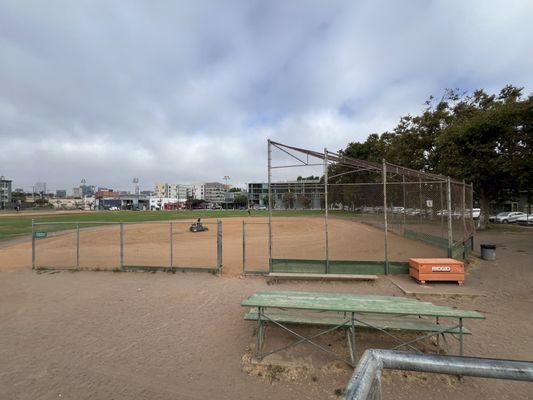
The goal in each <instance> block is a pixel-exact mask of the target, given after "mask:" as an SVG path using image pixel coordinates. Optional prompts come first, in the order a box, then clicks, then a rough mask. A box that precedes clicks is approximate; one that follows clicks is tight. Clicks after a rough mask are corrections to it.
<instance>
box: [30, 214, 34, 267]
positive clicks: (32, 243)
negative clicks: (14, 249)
mask: <svg viewBox="0 0 533 400" xmlns="http://www.w3.org/2000/svg"><path fill="white" fill-rule="evenodd" d="M31 269H35V219H34V218H32V219H31Z"/></svg>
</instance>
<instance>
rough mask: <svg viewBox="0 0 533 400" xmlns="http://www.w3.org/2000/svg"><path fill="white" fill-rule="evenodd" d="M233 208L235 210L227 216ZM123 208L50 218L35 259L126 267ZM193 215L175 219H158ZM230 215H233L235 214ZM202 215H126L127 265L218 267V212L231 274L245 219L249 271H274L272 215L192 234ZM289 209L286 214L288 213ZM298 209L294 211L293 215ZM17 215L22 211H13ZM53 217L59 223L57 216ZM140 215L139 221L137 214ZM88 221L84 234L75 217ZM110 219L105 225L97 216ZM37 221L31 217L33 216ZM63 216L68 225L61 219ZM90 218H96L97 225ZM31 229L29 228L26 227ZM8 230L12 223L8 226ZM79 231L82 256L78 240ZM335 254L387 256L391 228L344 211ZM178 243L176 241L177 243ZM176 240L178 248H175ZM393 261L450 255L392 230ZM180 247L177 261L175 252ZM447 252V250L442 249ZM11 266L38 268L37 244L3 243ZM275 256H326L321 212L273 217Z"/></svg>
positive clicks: (226, 221)
mask: <svg viewBox="0 0 533 400" xmlns="http://www.w3.org/2000/svg"><path fill="white" fill-rule="evenodd" d="M226 213H227V214H226ZM121 214H122V213H98V214H80V215H68V214H67V215H57V216H55V217H50V216H48V215H47V216H43V218H42V219H39V220H38V221H39V225H38V226H37V227H36V231H38V232H43V234H46V237H42V238H37V239H36V240H35V255H36V257H35V265H36V267H38V268H39V267H42V268H44V267H47V268H69V267H74V266H76V265H77V263H79V267H80V268H82V269H109V270H112V269H116V268H119V267H120V229H121V227H120V225H119V224H109V223H110V222H116V219H117V216H120V215H121ZM161 214H163V215H164V216H167V218H169V217H170V218H172V217H175V216H176V215H178V216H180V217H181V216H185V217H188V218H179V219H174V220H172V226H170V221H169V220H167V221H164V220H155V221H154V220H152V221H149V220H148V218H150V217H153V218H160V216H161ZM228 214H229V216H227V215H228ZM199 215H202V214H199V213H197V212H196V213H194V212H191V213H188V212H181V213H142V212H137V213H127V212H126V213H124V214H122V216H123V219H121V220H125V221H127V222H126V223H125V224H124V225H123V227H122V229H123V263H124V264H125V265H133V266H162V267H165V266H171V263H172V266H175V267H192V268H195V267H196V268H201V267H205V268H209V267H211V268H214V267H215V266H216V263H217V224H216V221H217V217H221V218H220V221H221V222H222V244H223V247H222V249H223V251H222V265H223V269H222V272H223V274H226V275H228V276H235V275H239V274H241V273H242V271H243V224H245V229H246V234H245V236H246V245H245V246H246V249H245V250H244V251H245V254H246V269H247V270H255V271H266V270H267V269H268V256H269V246H268V243H269V231H268V223H267V222H268V219H267V218H266V217H265V216H264V214H259V215H257V216H255V215H248V213H247V212H220V213H219V214H218V215H216V216H213V215H211V214H210V213H204V214H203V215H204V216H207V217H209V218H203V219H202V221H203V222H204V223H205V224H206V226H207V227H208V228H209V229H208V230H207V231H205V232H190V230H189V226H190V224H191V222H192V221H194V220H193V219H192V218H191V217H193V216H194V217H196V216H199ZM284 215H286V213H284ZM289 215H290V214H289ZM8 218H16V217H6V218H4V219H8ZM52 218H53V221H54V223H52V222H51V221H50V220H51V219H52ZM134 218H136V219H137V221H135V220H134ZM73 219H75V220H79V221H81V224H80V227H81V228H80V230H79V233H78V232H77V229H76V223H75V222H74V220H73ZM97 221H101V222H106V223H107V224H105V225H97V224H95V222H97ZM28 222H29V221H28ZM55 222H61V224H55ZM89 222H90V224H89ZM25 228H26V229H27V228H28V227H25ZM4 230H5V228H4ZM78 235H79V254H78V252H77V246H76V242H77V240H78ZM328 240H329V257H330V259H332V260H365V261H382V260H383V259H384V250H383V248H384V243H383V231H382V230H380V229H378V228H376V227H374V226H371V225H368V224H365V223H362V222H360V221H358V220H356V219H354V218H347V217H346V216H344V215H338V217H334V218H331V219H330V220H329V222H328ZM171 241H172V243H171ZM171 245H172V246H171ZM388 246H389V248H388V251H389V259H390V260H391V261H407V260H408V259H409V257H435V256H440V255H442V256H444V254H443V250H442V249H439V248H437V247H434V246H431V245H428V244H424V243H421V242H419V241H416V240H413V239H408V238H405V237H402V236H398V235H395V234H392V233H391V234H390V235H389V243H388ZM170 247H172V260H171V258H170V257H171V255H170V253H171V252H170ZM441 253H442V254H441ZM0 256H1V257H2V264H3V265H4V266H20V267H24V266H31V242H30V241H29V240H23V239H19V240H15V241H14V242H13V241H12V243H7V242H6V243H4V245H3V246H2V248H1V249H0ZM272 256H273V258H278V259H315V260H321V259H324V258H325V234H324V219H323V218H321V217H320V216H319V215H313V214H311V213H310V215H305V214H304V215H302V214H301V213H294V215H293V216H288V217H287V216H283V217H281V216H275V217H274V218H273V223H272Z"/></svg>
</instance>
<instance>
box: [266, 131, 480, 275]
mask: <svg viewBox="0 0 533 400" xmlns="http://www.w3.org/2000/svg"><path fill="white" fill-rule="evenodd" d="M267 146H268V153H267V155H268V194H267V203H268V204H267V206H268V223H269V240H268V243H269V271H270V272H298V271H301V272H308V273H313V272H317V273H326V274H327V273H357V274H361V273H363V274H364V273H370V274H394V273H404V272H407V271H408V265H407V263H406V261H407V260H402V261H401V262H400V261H398V260H391V259H390V257H389V255H390V250H389V234H390V233H393V234H397V235H400V236H403V237H406V238H409V239H415V240H418V241H421V242H424V243H426V244H429V245H432V246H435V247H438V248H439V249H441V250H442V254H443V256H448V257H450V258H458V259H463V258H465V257H466V255H467V254H468V253H469V252H470V251H471V250H472V249H473V235H474V230H475V228H474V222H473V193H472V192H473V187H472V185H471V184H467V183H466V182H464V181H458V180H455V179H452V178H450V177H447V176H442V175H439V174H434V173H428V172H423V171H417V170H413V169H410V168H406V167H402V166H399V165H395V164H392V163H389V162H387V161H386V160H385V159H383V160H382V162H381V163H376V162H372V161H366V160H359V159H355V158H352V157H349V156H347V155H346V154H344V153H343V152H331V151H328V150H327V149H326V148H325V149H324V150H323V152H318V151H313V150H308V149H303V148H299V147H294V146H288V145H285V144H282V143H279V142H275V141H272V140H268V143H267ZM273 152H277V153H278V154H281V155H282V156H283V157H284V158H285V160H284V162H282V163H279V164H276V163H275V160H274V157H273ZM287 160H290V161H289V162H287ZM304 167H314V168H315V170H316V169H317V168H321V169H322V171H321V173H322V176H320V178H319V179H316V180H315V181H314V182H304V181H303V180H302V181H301V182H302V183H301V185H299V184H298V181H287V182H286V183H284V182H274V181H273V175H272V174H273V171H276V170H288V169H298V168H304ZM299 178H300V177H299ZM295 182H296V183H295ZM311 185H313V186H311ZM306 188H307V189H306ZM291 191H293V192H294V193H293V194H292V195H291V196H286V197H287V198H286V199H285V197H283V196H285V194H284V195H283V196H281V197H280V195H279V192H284V193H287V192H291ZM274 192H276V193H274ZM311 192H312V194H310V193H311ZM298 202H299V203H300V204H298V205H297V206H295V203H298ZM287 203H288V204H287ZM317 204H319V208H320V209H321V210H322V211H323V217H324V224H323V227H324V228H323V229H324V253H323V256H322V257H320V258H319V259H316V258H313V259H308V260H302V259H284V258H282V259H280V258H276V257H274V255H273V242H274V240H273V235H274V233H273V227H272V225H273V211H274V210H283V209H288V208H296V207H301V208H306V206H307V208H310V207H312V208H315V209H317ZM310 205H311V206H310ZM340 211H342V212H343V213H344V216H346V215H347V214H350V213H351V214H353V216H354V217H359V221H360V222H363V223H366V224H368V225H372V226H374V227H376V228H379V229H381V230H382V231H383V247H382V248H383V258H382V260H380V261H376V260H357V259H354V260H346V259H342V260H341V259H336V258H335V257H334V256H332V253H331V251H330V249H331V243H330V240H331V238H330V232H329V231H330V229H329V223H328V222H329V221H330V219H331V218H332V217H336V215H335V213H338V212H340Z"/></svg>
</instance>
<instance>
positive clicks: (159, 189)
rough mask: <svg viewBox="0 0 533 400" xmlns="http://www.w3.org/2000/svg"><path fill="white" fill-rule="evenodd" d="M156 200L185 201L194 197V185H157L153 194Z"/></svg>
mask: <svg viewBox="0 0 533 400" xmlns="http://www.w3.org/2000/svg"><path fill="white" fill-rule="evenodd" d="M153 196H154V197H157V198H172V199H179V201H180V202H181V201H186V200H187V199H188V198H189V197H192V198H197V197H195V185H186V184H181V183H157V184H156V185H155V190H154V193H153Z"/></svg>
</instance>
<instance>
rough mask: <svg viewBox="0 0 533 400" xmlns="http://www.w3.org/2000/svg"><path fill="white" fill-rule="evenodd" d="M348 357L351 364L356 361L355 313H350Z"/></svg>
mask: <svg viewBox="0 0 533 400" xmlns="http://www.w3.org/2000/svg"><path fill="white" fill-rule="evenodd" d="M350 344H351V346H350V359H351V361H352V364H353V365H356V361H357V349H356V347H355V313H352V315H351V318H350Z"/></svg>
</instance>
